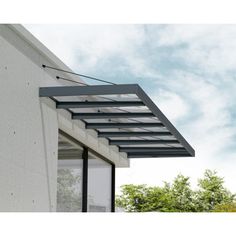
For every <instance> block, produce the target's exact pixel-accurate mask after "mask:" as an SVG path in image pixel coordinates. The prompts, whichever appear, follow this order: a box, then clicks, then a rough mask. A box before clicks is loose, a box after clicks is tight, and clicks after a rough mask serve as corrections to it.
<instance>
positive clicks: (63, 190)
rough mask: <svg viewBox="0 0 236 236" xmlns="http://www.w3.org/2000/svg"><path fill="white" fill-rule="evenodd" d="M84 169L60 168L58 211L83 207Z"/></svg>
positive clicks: (58, 177) (68, 210)
mask: <svg viewBox="0 0 236 236" xmlns="http://www.w3.org/2000/svg"><path fill="white" fill-rule="evenodd" d="M81 185H82V170H80V169H69V168H63V169H58V176H57V211H61V212H76V211H81V207H82V192H81Z"/></svg>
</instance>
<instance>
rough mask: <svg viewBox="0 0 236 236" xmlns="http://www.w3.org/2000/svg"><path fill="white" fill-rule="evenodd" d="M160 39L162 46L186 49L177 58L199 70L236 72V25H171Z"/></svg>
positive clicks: (178, 53) (179, 51)
mask: <svg viewBox="0 0 236 236" xmlns="http://www.w3.org/2000/svg"><path fill="white" fill-rule="evenodd" d="M158 37H159V40H158V43H159V45H161V46H175V47H178V46H180V45H185V47H183V48H182V49H181V50H178V52H177V53H176V54H174V55H173V56H176V57H179V58H181V59H182V60H184V61H185V62H186V63H188V64H190V65H191V66H193V67H195V69H203V70H204V71H205V72H208V73H212V74H215V73H220V74H221V73H225V72H227V71H230V70H234V71H235V68H236V60H235V56H236V40H235V38H236V26H235V25H169V26H166V27H165V28H164V29H163V30H161V31H159V34H158ZM200 72H201V71H200Z"/></svg>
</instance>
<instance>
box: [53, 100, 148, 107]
mask: <svg viewBox="0 0 236 236" xmlns="http://www.w3.org/2000/svg"><path fill="white" fill-rule="evenodd" d="M133 106H144V104H143V102H141V101H67V102H57V108H58V109H66V108H91V107H95V108H97V107H133Z"/></svg>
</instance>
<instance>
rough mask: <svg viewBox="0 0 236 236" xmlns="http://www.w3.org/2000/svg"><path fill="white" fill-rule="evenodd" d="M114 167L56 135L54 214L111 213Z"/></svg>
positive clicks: (62, 136)
mask: <svg viewBox="0 0 236 236" xmlns="http://www.w3.org/2000/svg"><path fill="white" fill-rule="evenodd" d="M114 196H115V166H114V165H112V164H110V163H109V162H107V161H104V160H103V159H101V158H100V157H97V156H96V155H95V154H93V153H92V151H91V152H90V151H89V150H88V148H87V147H83V146H81V145H79V144H78V141H77V140H74V139H73V138H72V137H70V136H68V135H67V134H65V133H64V132H62V131H60V132H59V142H58V171H57V211H58V212H82V211H83V212H86V211H90V212H111V211H114Z"/></svg>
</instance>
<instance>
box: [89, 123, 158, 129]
mask: <svg viewBox="0 0 236 236" xmlns="http://www.w3.org/2000/svg"><path fill="white" fill-rule="evenodd" d="M142 127H163V124H162V123H157V122H156V123H136V122H132V123H131V122H130V123H111V122H108V123H87V124H86V129H110V128H142Z"/></svg>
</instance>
